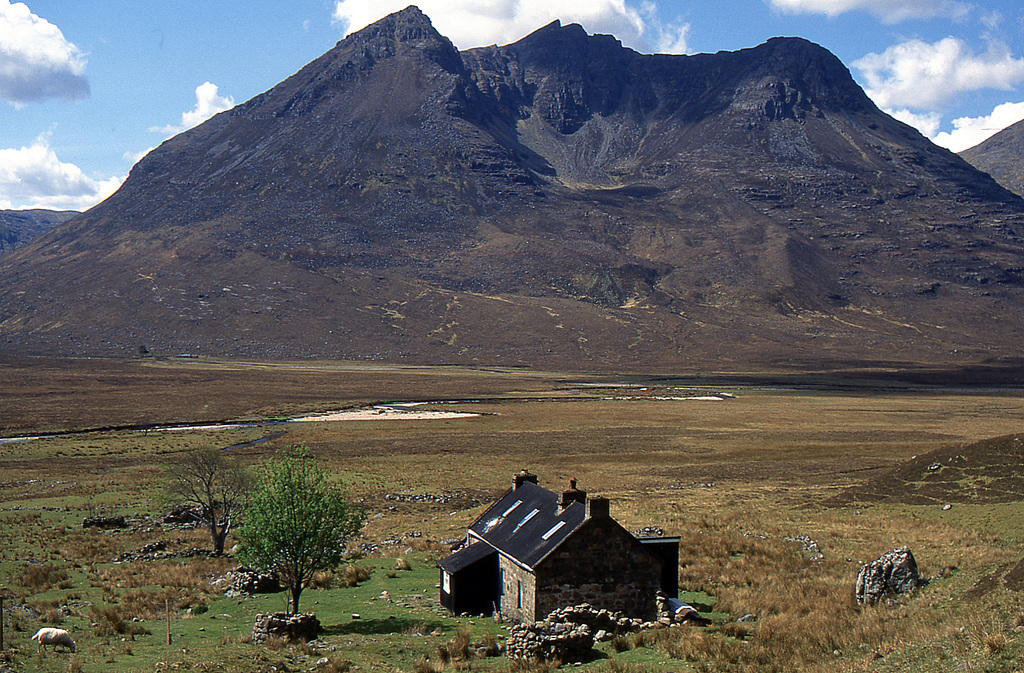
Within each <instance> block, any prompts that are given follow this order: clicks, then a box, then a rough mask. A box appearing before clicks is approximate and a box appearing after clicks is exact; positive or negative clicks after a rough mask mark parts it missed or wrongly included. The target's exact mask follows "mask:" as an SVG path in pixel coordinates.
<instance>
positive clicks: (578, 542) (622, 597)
mask: <svg viewBox="0 0 1024 673" xmlns="http://www.w3.org/2000/svg"><path fill="white" fill-rule="evenodd" d="M535 570H536V587H535V596H536V606H535V611H534V614H541V615H546V614H548V613H549V612H551V611H552V610H555V609H557V608H560V607H565V606H567V605H578V604H580V603H590V604H591V605H593V606H595V607H597V608H604V609H607V610H614V611H618V612H621V613H623V614H624V615H627V616H629V617H633V618H638V619H644V620H654V619H655V618H656V617H657V613H658V608H657V600H656V599H657V593H658V590H659V589H660V588H661V561H660V560H659V559H657V558H656V557H655V556H654V555H653V554H651V553H649V552H648V551H647V550H645V549H644V548H643V546H642V545H641V544H640V543H639V542H638V541H637V540H636V538H634V537H633V536H632V535H630V534H629V532H627V531H626V530H625V529H624V528H622V526H620V525H619V524H617V523H615V521H614V520H613V519H610V518H600V519H591V520H589V521H587V522H586V523H584V524H583V526H582V527H580V529H579V530H577V531H576V532H575V533H573V534H572V536H570V537H569V539H567V540H566V541H565V542H563V543H562V545H561V546H560V547H558V549H556V550H555V551H554V552H553V553H552V554H551V555H549V556H548V557H547V558H545V559H544V560H543V561H541V562H540V563H539V564H538V566H537V568H535ZM530 618H531V619H533V617H530Z"/></svg>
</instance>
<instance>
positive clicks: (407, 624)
mask: <svg viewBox="0 0 1024 673" xmlns="http://www.w3.org/2000/svg"><path fill="white" fill-rule="evenodd" d="M438 627H441V628H443V627H444V625H443V624H442V623H441V622H440V621H438V620H423V619H415V618H412V617H393V616H392V617H388V618H387V619H353V620H352V621H351V622H347V623H345V624H329V625H326V626H324V627H323V629H322V631H321V633H322V635H325V636H343V635H349V634H356V633H358V634H360V635H366V636H368V635H380V634H385V633H400V632H404V631H413V630H414V631H415V632H417V633H430V632H431V631H433V630H434V629H437V628H438Z"/></svg>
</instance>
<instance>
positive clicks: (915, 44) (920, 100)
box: [853, 37, 1024, 110]
mask: <svg viewBox="0 0 1024 673" xmlns="http://www.w3.org/2000/svg"><path fill="white" fill-rule="evenodd" d="M853 67H855V68H857V69H858V70H859V71H860V72H861V73H862V74H863V76H864V79H865V80H866V82H867V86H866V87H865V90H866V91H867V94H868V95H869V96H870V97H871V99H872V100H874V101H875V103H877V104H878V106H879V107H881V108H901V107H905V108H910V109H916V110H934V109H936V108H941V107H943V106H944V105H945V104H946V103H947V102H948V101H949V100H951V99H952V98H953V97H954V96H956V95H957V94H960V93H963V92H965V91H976V90H978V89H1003V90H1009V89H1012V88H1013V87H1014V86H1015V85H1016V84H1018V83H1020V82H1024V59H1016V58H1013V55H1012V54H1011V53H1010V50H1009V48H1008V47H1007V46H1006V45H1005V44H1004V43H1002V42H998V41H992V42H990V43H989V48H988V51H987V52H986V53H984V54H981V55H977V54H975V53H974V52H973V51H972V50H971V48H970V47H969V46H967V44H966V43H965V42H964V41H963V40H960V39H958V38H955V37H947V38H945V39H943V40H939V41H938V42H935V43H932V44H930V43H928V42H924V41H922V40H909V41H907V42H903V43H901V44H897V45H894V46H892V47H889V48H888V49H886V50H885V51H884V52H882V53H881V54H868V55H867V56H865V57H863V58H861V59H858V60H856V61H854V62H853Z"/></svg>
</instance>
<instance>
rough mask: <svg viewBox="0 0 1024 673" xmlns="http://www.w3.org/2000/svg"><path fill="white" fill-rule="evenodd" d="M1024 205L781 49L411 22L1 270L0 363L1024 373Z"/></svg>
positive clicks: (411, 15)
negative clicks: (654, 43)
mask: <svg viewBox="0 0 1024 673" xmlns="http://www.w3.org/2000/svg"><path fill="white" fill-rule="evenodd" d="M1022 235H1024V201H1022V200H1021V198H1020V197H1018V196H1016V195H1014V194H1012V193H1010V192H1009V191H1007V190H1005V189H1004V188H1002V187H1000V186H999V185H998V184H997V183H996V182H995V181H994V180H992V179H991V178H990V177H989V176H988V175H986V174H985V173H982V172H980V171H978V170H976V169H974V168H973V167H971V166H970V165H969V164H968V163H967V162H965V161H964V160H962V159H961V158H960V157H958V156H956V155H955V154H952V153H950V152H948V151H946V150H943V149H940V148H938V147H936V146H934V145H932V144H931V143H930V142H928V141H927V140H926V139H925V138H924V137H923V136H921V135H920V134H919V133H918V132H917V131H915V130H914V129H912V128H910V127H909V126H906V125H904V124H902V123H900V122H898V121H896V120H894V119H892V118H890V117H889V116H887V115H885V114H884V113H882V112H881V111H879V110H878V109H877V108H876V107H875V106H874V105H873V104H872V103H871V101H870V100H869V99H868V98H867V96H866V95H865V94H864V92H863V91H862V90H861V89H860V87H858V86H857V85H856V83H855V82H854V81H853V79H852V78H851V77H850V74H849V71H848V70H847V69H846V68H845V67H844V66H843V64H842V63H841V62H840V61H839V60H838V59H836V58H835V57H834V56H833V55H832V54H831V53H829V52H828V51H827V50H825V49H823V48H821V47H819V46H817V45H814V44H812V43H810V42H807V41H805V40H802V39H798V38H776V39H772V40H769V41H768V42H766V43H764V44H762V45H759V46H757V47H754V48H751V49H744V50H741V51H737V52H719V53H717V54H699V55H694V56H669V55H645V54H639V53H637V52H635V51H632V50H630V49H627V48H624V47H623V46H622V45H621V44H620V43H619V41H618V40H616V39H615V38H614V37H612V36H608V35H588V34H587V33H586V32H585V31H584V30H583V29H582V28H581V27H580V26H578V25H568V26H562V25H561V24H560V23H558V22H554V23H552V24H550V25H548V26H545V27H543V28H541V29H540V30H538V31H536V32H534V33H533V34H531V35H529V36H527V37H525V38H523V39H522V40H520V41H519V42H516V43H514V44H510V45H505V46H492V47H485V48H479V49H471V50H467V51H464V52H459V51H458V50H456V49H455V48H454V47H453V46H452V44H451V42H450V41H449V40H447V39H446V38H444V37H443V36H442V35H440V34H439V33H438V32H437V31H436V30H435V29H434V28H433V26H432V25H431V24H430V21H429V19H427V17H425V16H424V15H423V14H422V13H421V12H420V11H419V10H418V9H416V8H415V7H410V8H407V9H405V10H403V11H401V12H398V13H396V14H393V15H391V16H388V17H385V18H384V19H382V20H381V21H379V22H377V23H375V24H373V25H371V26H369V27H367V28H365V29H363V30H361V31H359V32H357V33H354V34H352V35H350V36H348V37H347V38H345V39H344V40H342V41H341V42H339V43H338V44H337V45H336V46H335V47H334V48H333V49H331V50H330V51H328V52H327V53H326V54H324V55H323V56H322V57H320V58H319V59H317V60H315V61H313V62H312V63H310V64H309V65H307V66H306V67H304V68H303V69H302V70H300V71H299V72H298V73H296V74H295V75H293V76H292V77H290V78H288V79H287V80H285V81H284V82H282V83H280V84H279V85H277V86H275V87H274V88H272V89H271V90H269V91H267V92H266V93H263V94H261V95H259V96H257V97H255V98H253V99H252V100H249V101H247V102H245V103H243V104H241V105H239V106H237V107H235V108H234V109H232V110H230V111H227V112H224V113H221V114H219V115H217V116H215V117H213V118H212V119H210V120H208V121H207V122H205V123H203V124H202V125H200V126H198V127H196V128H193V129H191V130H189V131H186V132H185V133H182V134H181V135H178V136H176V137H174V138H172V139H170V140H168V141H166V142H165V143H163V144H162V145H161V146H160V147H159V148H157V149H156V150H154V151H152V152H150V153H149V154H148V155H147V156H146V157H145V158H144V159H143V160H141V161H140V162H139V163H138V164H137V165H136V166H135V167H134V168H133V169H132V171H131V173H130V175H129V177H128V179H127V180H126V181H125V183H124V184H123V185H122V187H121V188H120V189H119V190H118V192H117V193H115V194H114V195H113V196H111V197H110V198H108V199H107V200H106V201H104V202H103V203H101V204H99V205H98V206H96V207H94V208H92V209H91V210H89V211H87V212H85V213H83V214H82V215H80V216H78V217H75V218H74V219H72V220H70V221H68V222H67V223H65V224H64V225H63V226H61V227H59V228H58V229H55V230H54V231H52V232H51V233H49V234H48V235H46V236H44V237H42V238H41V239H38V240H37V241H35V242H34V243H33V244H32V245H30V246H27V247H26V248H25V249H23V250H19V251H17V252H15V253H13V254H11V255H6V256H4V257H3V258H0V287H2V288H4V290H3V292H2V293H0V350H6V351H8V352H16V353H26V352H28V353H46V354H67V355H87V354H89V355H96V354H106V355H119V354H120V355H123V354H134V353H138V352H148V353H152V354H178V353H190V354H208V355H220V356H243V357H247V356H259V357H334V358H358V359H375V360H392V361H397V360H401V361H409V362H459V363H474V362H480V363H499V364H507V365H526V366H545V367H560V368H583V369H601V368H604V369H647V370H653V369H657V370H688V371H692V370H720V369H733V370H736V369H739V370H744V369H747V368H752V367H760V366H765V365H766V364H770V365H773V366H779V365H786V366H788V365H793V366H799V367H819V366H840V365H842V364H843V363H851V362H852V363H862V364H863V363H873V364H878V365H887V364H888V363H893V362H902V363H906V362H920V363H928V364H929V365H935V364H942V363H947V362H948V363H957V364H961V363H964V362H973V361H979V360H982V359H987V358H993V357H1004V356H1014V355H1019V354H1020V352H1021V346H1020V344H1022V343H1024V338H1022V337H1024V330H1022V327H1024V325H1022V323H1021V318H1020V316H1021V315H1022V311H1021V310H1020V309H1021V307H1022V305H1024V280H1022V275H1021V274H1022V272H1024V263H1022V255H1021V253H1022V251H1024V238H1022Z"/></svg>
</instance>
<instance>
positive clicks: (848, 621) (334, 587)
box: [0, 359, 1024, 672]
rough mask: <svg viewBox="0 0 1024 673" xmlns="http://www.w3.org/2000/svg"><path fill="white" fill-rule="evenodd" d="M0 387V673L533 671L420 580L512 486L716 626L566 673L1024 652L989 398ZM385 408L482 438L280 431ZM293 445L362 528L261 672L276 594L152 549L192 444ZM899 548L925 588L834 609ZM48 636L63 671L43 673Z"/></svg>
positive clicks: (442, 431) (636, 388)
mask: <svg viewBox="0 0 1024 673" xmlns="http://www.w3.org/2000/svg"><path fill="white" fill-rule="evenodd" d="M0 372H3V374H2V375H3V377H4V380H3V385H2V386H0V418H2V419H3V421H2V430H0V434H2V435H3V436H4V437H6V439H7V440H11V439H14V438H25V437H38V439H34V440H30V441H29V440H26V441H17V442H13V441H9V442H8V443H5V444H3V445H0V489H2V490H0V493H2V496H0V497H2V510H3V511H2V512H0V517H2V519H3V526H2V528H0V530H2V533H0V535H2V540H0V550H2V551H0V573H2V585H3V589H2V591H3V595H4V606H5V610H4V621H5V628H4V639H5V640H4V651H3V654H2V657H3V663H2V664H0V665H3V666H6V667H8V668H11V669H13V670H16V671H30V670H31V671H36V670H38V671H68V670H71V671H155V670H160V671H162V670H196V671H200V670H222V671H271V670H276V671H284V670H288V671H329V670H333V671H340V670H352V671H371V670H379V671H396V670H398V671H408V670H417V671H430V670H480V671H511V670H547V669H549V668H551V666H550V665H545V664H536V663H535V664H523V663H516V662H511V661H509V660H505V659H503V658H500V657H484V656H483V655H480V656H477V655H475V654H474V653H475V652H476V650H477V647H478V646H480V647H483V646H486V645H487V644H488V643H491V642H500V641H501V638H502V637H503V635H504V634H505V633H506V632H507V626H508V625H507V624H497V623H495V622H494V621H493V620H491V619H486V618H479V617H470V616H454V615H450V614H446V613H445V612H444V611H443V610H442V609H441V607H440V605H439V604H438V600H437V589H436V584H437V582H438V574H437V572H438V571H437V569H436V565H435V564H436V561H437V560H438V559H439V558H441V557H442V556H444V555H445V554H446V553H447V551H448V549H449V545H450V544H451V543H452V542H453V541H454V540H456V539H457V538H459V537H461V536H462V535H463V534H464V532H465V527H466V526H467V525H468V524H469V523H470V522H471V521H472V520H473V519H474V518H475V517H476V516H478V515H479V513H480V512H481V511H482V510H483V508H484V507H486V505H487V504H488V503H489V502H490V501H491V500H493V499H494V498H496V497H497V496H498V495H500V493H501V492H502V491H503V490H504V489H505V488H506V487H507V484H508V481H509V478H510V476H511V474H512V473H513V472H515V471H518V470H519V469H521V468H528V469H530V470H531V471H533V472H534V473H536V474H537V475H539V477H540V479H541V484H542V485H545V486H547V487H549V488H552V489H556V490H557V489H559V488H561V487H562V484H564V483H566V482H567V481H568V479H569V478H572V477H575V478H577V479H578V480H579V482H580V484H581V486H582V487H584V488H586V489H587V490H588V491H590V492H592V493H596V494H601V495H606V496H608V497H610V498H611V502H612V515H613V516H614V517H615V518H616V519H618V520H619V521H620V522H621V523H622V524H623V525H624V526H626V528H627V529H630V530H638V529H641V528H647V527H660V528H661V529H662V530H663V531H664V533H665V534H666V535H679V536H681V538H682V542H681V548H680V570H679V572H680V585H681V588H682V594H681V595H682V597H683V598H684V599H685V600H687V601H689V602H690V603H691V604H692V605H694V606H695V607H697V608H698V609H699V610H700V611H701V612H702V614H703V615H705V616H706V617H709V618H710V619H712V621H713V625H712V626H711V627H697V626H676V627H672V628H665V629H660V630H657V631H649V632H644V633H641V634H634V635H632V636H628V637H622V638H617V639H615V640H613V641H610V642H608V643H604V644H602V645H600V646H599V647H598V648H596V649H595V652H594V655H593V657H592V658H591V659H589V660H587V661H584V662H582V663H581V664H580V665H579V668H581V669H582V670H592V671H636V672H641V671H662V670H684V671H685V670H712V671H713V670H786V671H789V670H808V671H833V670H850V671H869V670H870V671H902V670H922V671H944V670H953V669H956V668H957V667H959V668H960V669H961V670H979V671H980V670H1013V666H1014V663H1013V662H1015V661H1016V660H1017V659H1018V658H1019V656H1020V654H1021V652H1022V649H1024V648H1022V636H1021V630H1022V629H1021V627H1022V625H1024V602H1022V601H1021V595H1020V594H1019V593H1018V592H1019V590H1020V589H1021V588H1022V583H1021V577H1020V576H1021V575H1024V573H1022V572H1021V570H1020V568H1018V566H1017V564H1018V562H1019V561H1020V560H1021V558H1022V556H1024V552H1022V550H1021V541H1022V539H1024V533H1022V531H1024V527H1022V525H1024V517H1022V514H1024V505H1022V501H1024V485H1022V484H1020V483H1017V481H1019V477H1018V476H1017V475H1018V473H1019V470H1018V469H1017V467H1018V466H1019V456H1020V450H1019V449H1018V448H1017V447H1018V446H1019V444H1020V440H1019V438H1018V437H1019V436H1018V435H1017V434H1016V433H1018V432H1019V431H1020V429H1021V422H1022V419H1024V399H1022V396H1021V395H1020V391H1019V390H1018V389H1017V388H1014V387H1012V386H1007V387H992V386H989V387H984V388H983V387H972V386H964V385H962V386H959V387H955V388H954V387H941V386H936V385H926V384H921V383H909V382H906V381H900V380H897V379H892V378H889V379H886V378H884V377H878V376H876V377H875V378H867V377H865V378H861V379H858V378H855V377H842V376H835V375H833V376H825V375H818V376H805V377H800V378H793V377H788V378H787V377H786V376H785V375H783V374H780V373H776V374H773V375H770V376H768V375H763V376H760V377H753V376H750V377H748V378H746V379H744V378H743V377H737V376H730V377H721V378H718V379H716V378H714V377H708V378H707V379H704V380H700V379H694V378H672V377H652V376H641V375H628V376H626V375H623V376H615V375H608V374H601V375H589V374H580V373H563V372H543V371H532V370H531V371H525V370H515V369H499V368H494V369H483V368H458V367H446V368H427V367H402V366H390V365H370V364H347V363H337V362H297V361H290V362H288V361H277V362H270V361H246V362H241V361H216V360H205V359H185V360H173V359H171V360H135V361H113V360H101V359H92V360H71V361H67V360H42V359H24V360H11V361H8V362H5V366H4V367H3V368H0ZM396 402H421V403H422V404H420V405H419V406H418V407H417V408H418V409H424V410H428V409H429V410H442V411H443V410H452V411H454V410H457V411H461V412H470V413H474V414H477V415H475V416H471V417H459V418H440V419H433V420H415V419H412V418H401V417H385V415H382V416H381V417H380V418H378V419H373V420H346V421H333V422H305V423H287V422H282V421H285V420H287V419H290V418H295V417H297V416H302V415H307V414H311V413H322V412H327V411H335V410H342V409H354V408H364V407H372V406H374V405H381V404H385V403H396ZM235 422H238V423H237V424H235ZM190 424H192V425H190ZM294 445H305V446H307V447H309V448H310V449H311V450H312V452H313V453H314V454H315V456H316V457H317V459H318V460H319V461H320V463H321V464H322V465H323V466H324V467H326V468H328V469H330V470H331V472H332V474H334V475H335V476H336V477H337V478H338V479H340V480H341V481H342V482H343V483H344V484H345V485H346V488H347V490H348V493H349V497H350V498H351V499H352V500H353V501H356V502H358V503H360V504H361V505H363V506H364V507H366V508H367V511H368V514H369V517H368V519H367V523H366V525H365V526H364V529H363V531H362V534H361V536H360V538H359V539H357V540H354V541H353V546H352V549H353V554H352V557H351V559H350V561H348V562H346V564H344V565H343V566H341V567H339V568H337V569H336V570H335V571H334V572H332V573H325V574H324V576H323V577H322V578H320V579H319V581H318V583H317V587H318V588H314V589H310V590H308V591H307V593H306V594H305V595H304V597H303V609H305V610H310V611H314V612H315V613H316V614H317V616H318V618H319V619H320V620H321V623H322V624H323V626H324V635H323V636H322V637H321V638H320V639H319V640H317V641H314V642H313V643H311V644H287V643H283V642H271V643H269V644H268V645H264V646H258V645H255V644H253V643H252V642H251V640H250V634H251V631H252V625H253V620H254V617H255V615H256V614H257V613H261V612H268V611H279V610H282V609H284V603H285V599H284V597H283V596H284V594H268V595H258V596H253V597H243V596H233V595H225V594H224V593H223V591H222V589H223V588H222V587H221V588H217V586H218V583H217V580H218V579H219V578H221V577H223V576H224V575H225V573H227V572H228V571H230V570H232V569H233V568H235V567H236V565H237V563H236V561H234V560H233V558H232V557H231V555H228V556H227V557H226V558H220V559H217V558H208V557H205V556H202V555H199V556H194V555H193V554H194V552H192V551H191V550H193V549H195V548H205V549H208V548H209V547H210V541H209V538H208V536H205V535H204V533H203V532H202V530H201V529H200V530H189V529H180V528H176V527H172V526H166V525H161V524H160V523H159V522H160V521H161V519H162V517H163V515H164V513H165V512H166V511H167V509H168V507H169V503H168V502H167V498H166V497H165V495H164V489H163V485H164V479H165V477H164V475H165V469H166V466H167V465H168V464H169V463H172V462H174V461H176V460H178V459H180V457H181V456H182V455H184V452H187V451H189V450H191V449H194V448H199V447H216V448H223V449H226V450H227V451H229V452H230V453H231V454H232V455H237V456H239V457H241V458H242V460H243V461H244V462H246V463H247V464H249V465H253V466H255V465H258V464H259V463H260V462H261V461H263V460H265V459H267V458H269V457H272V456H274V455H275V453H276V452H278V451H280V450H283V449H285V448H287V447H290V446H294ZM227 447H232V448H227ZM1015 480H1016V481H1015ZM89 516H125V517H126V518H127V520H128V522H129V524H130V525H129V527H128V528H125V529H119V530H99V529H97V528H88V529H85V528H83V526H82V522H83V519H84V518H86V517H89ZM232 544H233V542H231V541H229V547H230V546H231V545H232ZM154 545H155V546H154ZM902 545H908V546H909V547H910V548H911V550H912V551H913V553H914V554H915V556H916V558H917V560H918V563H919V564H920V567H921V571H922V574H923V575H924V576H925V577H928V578H931V582H930V583H929V584H928V585H927V586H925V587H924V588H922V589H920V590H919V591H918V592H917V593H915V594H914V595H912V596H909V597H903V598H900V599H898V600H895V601H892V602H888V603H884V604H880V605H878V606H874V607H863V606H858V605H857V604H856V603H855V602H854V599H853V583H854V580H855V577H856V574H857V571H858V569H859V567H860V565H861V564H863V563H865V562H868V561H871V560H873V559H875V558H877V557H878V556H879V555H880V554H882V553H884V552H886V551H888V550H890V549H892V548H894V547H898V546H902ZM145 549H161V550H162V552H161V554H159V555H158V556H159V557H162V558H156V559H153V558H152V557H147V556H146V555H145V554H140V553H139V552H140V551H141V550H145ZM382 592H387V593H386V594H383V593H382ZM744 615H753V616H754V617H755V619H753V620H752V621H744V622H740V621H738V620H739V618H740V617H742V616H744ZM168 617H169V620H168ZM168 623H169V624H170V628H169V630H170V636H171V637H170V641H171V644H170V645H169V644H168V642H167V641H168V637H167V628H168V627H167V624H168ZM44 625H52V626H59V627H60V628H64V629H67V630H68V631H69V632H70V633H71V634H72V635H73V637H74V638H75V640H76V642H77V644H78V648H77V651H76V652H75V653H74V654H71V653H64V652H56V653H55V652H52V651H50V652H45V653H42V654H40V653H38V652H37V651H36V648H35V647H34V643H33V642H30V641H29V637H30V636H31V635H32V634H33V633H34V632H35V630H36V629H37V628H39V627H40V626H44ZM568 665H572V664H571V662H570V664H568ZM573 668H576V666H573Z"/></svg>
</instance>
